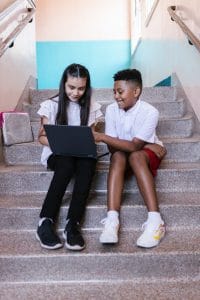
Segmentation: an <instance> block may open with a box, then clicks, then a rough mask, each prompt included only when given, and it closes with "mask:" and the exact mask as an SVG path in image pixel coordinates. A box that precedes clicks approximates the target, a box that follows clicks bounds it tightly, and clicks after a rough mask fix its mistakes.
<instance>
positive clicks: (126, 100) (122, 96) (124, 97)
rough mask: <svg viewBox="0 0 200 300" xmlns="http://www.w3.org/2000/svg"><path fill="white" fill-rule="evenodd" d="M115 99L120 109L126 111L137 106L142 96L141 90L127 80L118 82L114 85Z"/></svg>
mask: <svg viewBox="0 0 200 300" xmlns="http://www.w3.org/2000/svg"><path fill="white" fill-rule="evenodd" d="M113 92H114V97H115V100H116V102H117V104H118V106H119V108H121V109H124V110H125V111H126V110H128V109H130V108H131V107H133V106H134V105H135V103H136V102H137V100H138V97H139V95H140V88H139V87H137V86H135V85H134V84H133V83H130V82H128V81H125V80H117V81H115V83H114V89H113Z"/></svg>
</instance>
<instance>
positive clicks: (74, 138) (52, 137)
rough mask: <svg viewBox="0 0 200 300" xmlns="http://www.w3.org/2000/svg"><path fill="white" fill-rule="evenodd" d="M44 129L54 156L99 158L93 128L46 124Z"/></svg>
mask: <svg viewBox="0 0 200 300" xmlns="http://www.w3.org/2000/svg"><path fill="white" fill-rule="evenodd" d="M44 129H45V131H46V134H47V139H48V142H49V146H50V148H51V150H52V152H53V153H54V154H56V155H64V156H77V157H91V158H97V149H96V144H95V141H94V137H93V134H92V129H91V127H89V126H71V125H50V124H45V125H44Z"/></svg>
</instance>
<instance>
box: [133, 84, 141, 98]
mask: <svg viewBox="0 0 200 300" xmlns="http://www.w3.org/2000/svg"><path fill="white" fill-rule="evenodd" d="M134 94H135V97H136V98H138V97H139V96H140V94H141V88H140V87H139V86H137V87H136V88H135V89H134Z"/></svg>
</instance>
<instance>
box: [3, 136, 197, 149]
mask: <svg viewBox="0 0 200 300" xmlns="http://www.w3.org/2000/svg"><path fill="white" fill-rule="evenodd" d="M161 139H162V142H163V143H164V144H165V143H167V144H172V143H177V144H178V143H194V142H200V134H193V135H192V136H190V137H185V138H183V137H180V138H178V137H162V138H161ZM97 145H100V146H104V145H105V146H106V144H105V143H103V142H100V143H98V144H97ZM4 147H5V148H10V147H19V148H20V147H21V148H22V147H41V148H42V147H43V146H42V145H41V144H40V143H39V142H38V141H33V142H29V143H21V144H13V145H10V146H4Z"/></svg>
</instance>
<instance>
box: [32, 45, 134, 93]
mask: <svg viewBox="0 0 200 300" xmlns="http://www.w3.org/2000/svg"><path fill="white" fill-rule="evenodd" d="M36 51H37V76H38V88H39V89H51V88H57V87H58V86H59V81H60V77H61V75H62V72H63V70H64V68H65V67H66V66H67V65H69V64H71V63H74V62H75V63H80V64H83V65H85V66H86V67H87V68H88V69H89V71H90V74H91V81H92V86H93V87H95V88H110V87H112V86H113V79H112V77H113V74H114V73H115V72H117V71H118V70H121V69H124V68H129V67H130V63H131V55H130V53H131V50H130V40H115V41H75V42H73V41H71V42H37V44H36Z"/></svg>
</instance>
